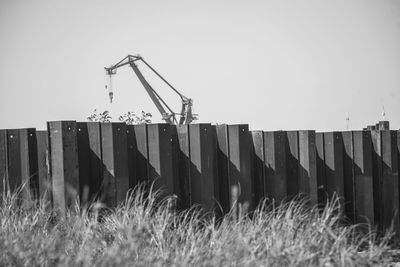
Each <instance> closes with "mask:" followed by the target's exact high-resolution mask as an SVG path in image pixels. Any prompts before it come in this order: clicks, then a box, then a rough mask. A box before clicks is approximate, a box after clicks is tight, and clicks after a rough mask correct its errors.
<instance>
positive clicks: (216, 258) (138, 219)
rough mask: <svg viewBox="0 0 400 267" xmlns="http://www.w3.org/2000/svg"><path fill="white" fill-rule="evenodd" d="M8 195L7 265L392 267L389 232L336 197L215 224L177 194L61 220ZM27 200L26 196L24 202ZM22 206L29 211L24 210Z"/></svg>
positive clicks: (1, 222)
mask: <svg viewBox="0 0 400 267" xmlns="http://www.w3.org/2000/svg"><path fill="white" fill-rule="evenodd" d="M17 195H18V194H6V195H3V200H2V204H1V208H0V251H1V253H0V265H1V266H4V265H8V266H54V265H59V266H132V265H147V266H153V265H167V266H170V265H177V266H188V265H195V266H198V265H201V266H203V265H206V266H216V265H217V266H232V265H233V266H260V265H262V266H373V265H377V266H378V265H379V266H382V265H387V264H388V263H389V262H390V261H391V257H390V256H389V254H388V251H389V246H388V241H389V238H390V234H387V235H386V236H385V237H383V238H380V239H379V240H378V239H377V238H376V235H375V234H374V233H373V232H372V231H368V232H365V231H364V232H363V233H362V234H360V233H359V231H358V230H357V229H356V227H355V226H351V227H350V226H344V225H343V224H342V223H341V222H340V217H339V215H338V212H337V205H338V201H332V202H330V203H328V204H327V205H326V207H325V208H324V209H323V211H319V210H318V209H316V208H309V207H308V205H307V204H306V203H305V202H304V201H302V200H295V201H292V202H290V203H287V204H286V205H283V206H281V207H278V208H275V209H272V208H271V207H267V206H266V205H265V203H264V205H261V206H260V207H259V208H258V209H257V210H256V211H255V212H254V214H253V215H252V216H251V218H249V217H245V218H241V219H240V221H238V222H235V221H232V220H231V219H230V218H229V216H227V217H226V218H224V219H222V220H220V221H217V220H216V218H215V217H213V216H209V215H208V216H204V213H203V212H199V211H198V210H194V209H192V210H188V211H183V212H179V213H177V212H174V211H173V209H172V208H171V207H172V206H173V205H172V203H173V202H174V200H173V199H172V198H169V199H166V200H164V201H163V202H162V203H158V204H157V203H156V201H155V199H156V197H155V195H154V194H153V195H150V196H147V197H145V196H144V195H145V194H143V192H142V191H141V189H140V188H139V189H136V190H134V191H133V193H132V195H131V197H129V198H127V200H126V202H125V203H124V204H122V205H121V206H119V207H118V208H116V209H115V210H113V211H110V212H107V213H105V214H103V215H101V216H100V215H99V212H98V211H99V210H101V209H99V208H98V206H99V205H98V204H95V205H93V206H92V207H90V210H91V212H90V213H88V212H87V210H85V209H79V208H75V210H73V211H69V212H68V214H67V215H66V216H65V217H62V218H60V217H56V216H55V215H54V214H55V213H54V212H51V210H50V207H49V206H48V205H47V203H44V202H41V203H40V204H39V205H37V206H35V207H29V206H28V205H26V204H25V205H24V203H22V204H21V200H19V199H18V198H17ZM22 201H23V200H22ZM21 207H23V208H21Z"/></svg>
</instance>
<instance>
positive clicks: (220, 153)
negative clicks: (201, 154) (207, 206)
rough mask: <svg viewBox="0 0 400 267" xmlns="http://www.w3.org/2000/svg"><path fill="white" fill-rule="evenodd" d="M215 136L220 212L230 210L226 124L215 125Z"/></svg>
mask: <svg viewBox="0 0 400 267" xmlns="http://www.w3.org/2000/svg"><path fill="white" fill-rule="evenodd" d="M215 133H216V136H217V162H218V180H219V183H218V188H219V203H220V205H221V208H222V211H221V212H222V213H223V214H226V213H228V212H229V211H230V190H229V184H230V181H229V141H228V140H229V132H228V126H227V125H226V124H220V125H215Z"/></svg>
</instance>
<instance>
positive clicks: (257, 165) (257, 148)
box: [251, 131, 265, 205]
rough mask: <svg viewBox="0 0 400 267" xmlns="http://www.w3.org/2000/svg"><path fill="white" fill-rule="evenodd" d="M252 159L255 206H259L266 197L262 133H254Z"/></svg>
mask: <svg viewBox="0 0 400 267" xmlns="http://www.w3.org/2000/svg"><path fill="white" fill-rule="evenodd" d="M251 140H252V153H253V155H252V157H253V170H254V171H253V175H254V193H255V204H256V205H258V204H259V203H260V201H261V200H262V199H263V198H264V197H265V191H264V188H265V165H264V134H263V132H262V131H252V132H251Z"/></svg>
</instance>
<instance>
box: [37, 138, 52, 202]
mask: <svg viewBox="0 0 400 267" xmlns="http://www.w3.org/2000/svg"><path fill="white" fill-rule="evenodd" d="M36 140H37V158H38V176H39V177H38V178H39V196H40V198H41V199H44V200H46V201H49V202H51V177H50V166H49V164H50V163H49V136H48V134H47V131H36Z"/></svg>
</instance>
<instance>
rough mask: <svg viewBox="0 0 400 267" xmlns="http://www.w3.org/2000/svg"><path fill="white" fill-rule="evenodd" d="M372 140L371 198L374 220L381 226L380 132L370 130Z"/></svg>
mask: <svg viewBox="0 0 400 267" xmlns="http://www.w3.org/2000/svg"><path fill="white" fill-rule="evenodd" d="M371 141H372V148H373V151H372V177H373V178H372V179H373V180H372V182H373V190H374V194H373V198H374V218H375V222H376V223H377V224H378V225H380V226H383V210H382V190H383V188H382V145H381V132H380V131H375V130H374V131H371Z"/></svg>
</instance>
